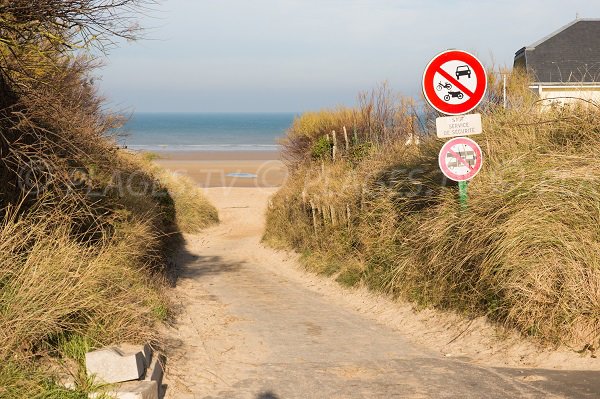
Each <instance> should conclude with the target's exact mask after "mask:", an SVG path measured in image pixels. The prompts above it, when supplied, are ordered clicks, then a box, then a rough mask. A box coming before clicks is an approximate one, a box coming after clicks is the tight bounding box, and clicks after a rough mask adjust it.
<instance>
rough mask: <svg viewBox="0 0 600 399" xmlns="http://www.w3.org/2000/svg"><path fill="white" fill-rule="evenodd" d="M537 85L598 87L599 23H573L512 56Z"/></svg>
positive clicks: (582, 21) (577, 20) (516, 65)
mask: <svg viewBox="0 0 600 399" xmlns="http://www.w3.org/2000/svg"><path fill="white" fill-rule="evenodd" d="M514 66H515V68H519V67H521V68H526V69H527V72H528V73H530V74H531V75H532V76H533V77H534V80H535V81H536V82H539V83H554V84H560V83H600V19H576V20H575V21H573V22H571V23H570V24H568V25H565V26H563V27H562V28H560V29H559V30H557V31H556V32H554V33H552V34H550V35H549V36H546V37H544V38H543V39H541V40H539V41H537V42H535V43H533V44H532V45H530V46H527V47H523V48H522V49H520V50H519V51H517V52H516V53H515V62H514Z"/></svg>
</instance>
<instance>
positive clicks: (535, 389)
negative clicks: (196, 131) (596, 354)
mask: <svg viewBox="0 0 600 399" xmlns="http://www.w3.org/2000/svg"><path fill="white" fill-rule="evenodd" d="M206 192H207V195H208V196H209V198H210V200H211V201H212V202H213V204H215V205H216V206H217V207H218V208H219V213H220V217H221V220H222V222H221V224H220V225H219V226H216V227H213V228H211V229H209V230H207V231H205V232H203V233H202V234H201V235H197V236H188V237H186V240H187V245H186V248H185V250H183V251H182V252H181V254H180V255H179V257H178V260H177V262H178V267H179V269H180V275H179V279H178V281H177V286H176V288H175V290H174V300H175V301H176V302H177V304H178V305H179V307H180V309H179V310H180V312H179V313H178V315H177V320H176V321H175V323H174V325H173V327H172V328H170V329H169V331H168V332H167V334H168V336H170V337H171V338H170V340H169V342H168V343H167V344H168V346H169V348H170V349H169V350H168V356H169V361H168V364H167V375H166V378H165V384H166V385H167V394H166V397H167V398H172V399H186V398H249V399H274V398H282V399H283V398H303V399H305V398H394V397H399V398H403V397H414V398H445V397H448V398H481V397H488V398H495V397H506V398H515V397H536V398H537V397H539V398H547V397H562V396H572V397H586V396H588V395H589V397H594V394H595V393H597V392H600V390H596V391H595V392H594V389H596V388H598V386H595V387H594V386H591V385H590V383H589V381H592V380H594V376H595V375H597V374H589V375H588V374H586V373H588V372H585V371H580V372H560V371H539V370H538V371H532V370H517V369H510V368H499V367H489V366H487V367H484V366H479V365H476V364H473V363H470V362H468V361H465V360H464V359H463V360H461V359H460V358H455V357H445V356H444V355H443V354H441V353H439V351H434V350H431V349H429V348H427V347H422V346H420V345H418V344H415V343H413V342H414V341H413V340H409V339H408V338H407V336H406V334H403V333H402V331H399V330H398V329H395V328H392V327H390V326H388V325H385V324H382V323H377V322H376V321H374V320H373V319H372V318H370V317H367V316H366V315H365V314H364V312H359V311H357V310H356V309H353V308H352V306H349V305H348V304H347V303H345V302H344V301H342V300H340V298H341V297H342V296H345V295H352V292H349V291H345V290H341V289H340V291H337V293H334V292H333V291H335V290H336V289H337V288H331V287H330V288H327V289H324V288H323V287H322V286H320V285H319V284H317V283H315V280H314V279H313V278H312V277H311V276H310V275H309V274H305V273H303V272H302V271H300V270H299V269H298V267H297V259H296V256H295V255H293V254H289V253H285V252H277V251H274V250H272V249H269V248H266V247H264V246H263V245H262V244H261V243H260V239H261V235H262V232H263V225H264V210H265V208H266V206H267V203H268V198H269V196H270V195H272V193H273V192H274V189H256V188H254V189H248V188H232V189H222V188H211V189H207V190H206ZM574 381H583V382H584V383H582V384H581V385H577V384H576V383H574ZM592 385H593V384H592Z"/></svg>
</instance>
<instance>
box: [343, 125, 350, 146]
mask: <svg viewBox="0 0 600 399" xmlns="http://www.w3.org/2000/svg"><path fill="white" fill-rule="evenodd" d="M344 140H346V152H348V151H350V142H349V141H348V131H347V130H346V126H344Z"/></svg>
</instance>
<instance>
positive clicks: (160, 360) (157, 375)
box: [145, 356, 166, 392]
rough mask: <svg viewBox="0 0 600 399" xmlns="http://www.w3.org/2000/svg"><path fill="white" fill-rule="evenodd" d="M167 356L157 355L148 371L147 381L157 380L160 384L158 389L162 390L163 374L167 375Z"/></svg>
mask: <svg viewBox="0 0 600 399" xmlns="http://www.w3.org/2000/svg"><path fill="white" fill-rule="evenodd" d="M165 361H166V359H165V357H164V356H155V358H154V359H153V360H152V363H151V364H150V367H148V370H147V371H146V378H145V379H146V381H156V383H157V384H158V390H159V392H160V390H161V388H162V381H163V376H164V375H165V369H164V365H165Z"/></svg>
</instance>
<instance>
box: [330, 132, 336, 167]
mask: <svg viewBox="0 0 600 399" xmlns="http://www.w3.org/2000/svg"><path fill="white" fill-rule="evenodd" d="M331 137H333V154H332V156H333V160H334V161H335V156H336V153H337V137H336V135H335V130H334V131H332V132H331Z"/></svg>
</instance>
